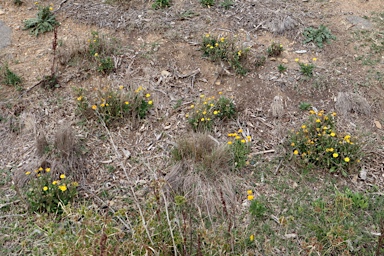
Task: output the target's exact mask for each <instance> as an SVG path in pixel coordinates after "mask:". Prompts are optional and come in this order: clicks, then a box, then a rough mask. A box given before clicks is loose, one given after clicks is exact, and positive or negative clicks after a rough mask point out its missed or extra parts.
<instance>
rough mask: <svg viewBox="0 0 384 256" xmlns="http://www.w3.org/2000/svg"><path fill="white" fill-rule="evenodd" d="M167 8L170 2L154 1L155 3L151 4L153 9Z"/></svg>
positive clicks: (166, 0) (167, 0)
mask: <svg viewBox="0 0 384 256" xmlns="http://www.w3.org/2000/svg"><path fill="white" fill-rule="evenodd" d="M169 6H171V2H170V0H155V2H154V3H153V4H152V8H153V9H160V8H166V7H169Z"/></svg>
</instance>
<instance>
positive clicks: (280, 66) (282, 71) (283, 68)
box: [277, 64, 287, 73]
mask: <svg viewBox="0 0 384 256" xmlns="http://www.w3.org/2000/svg"><path fill="white" fill-rule="evenodd" d="M277 69H278V70H279V72H280V73H284V72H285V71H286V70H287V67H286V66H284V65H283V64H280V65H279V66H277Z"/></svg>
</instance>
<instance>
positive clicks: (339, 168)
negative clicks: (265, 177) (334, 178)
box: [288, 110, 362, 176]
mask: <svg viewBox="0 0 384 256" xmlns="http://www.w3.org/2000/svg"><path fill="white" fill-rule="evenodd" d="M309 112H310V115H309V118H308V121H307V122H305V123H304V124H303V125H302V126H301V128H300V129H299V130H298V131H296V132H292V133H291V134H290V136H289V140H288V142H289V147H290V148H291V149H292V150H289V151H290V152H293V154H294V159H295V161H297V162H298V163H299V164H300V165H302V166H303V167H305V168H308V169H309V170H310V169H313V168H315V167H316V168H322V169H327V170H329V171H330V172H331V173H332V172H340V173H341V174H342V175H344V176H347V174H348V173H349V172H351V171H352V170H354V169H355V168H357V167H358V165H359V163H360V161H361V157H362V152H361V145H360V144H359V143H358V141H357V139H356V138H353V137H351V135H349V134H346V135H344V136H342V135H341V134H339V133H338V132H337V131H336V130H335V122H336V121H335V116H336V113H332V114H327V115H325V114H324V111H319V112H318V113H315V112H314V111H313V110H310V111H309Z"/></svg>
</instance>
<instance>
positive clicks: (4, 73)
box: [0, 65, 22, 89]
mask: <svg viewBox="0 0 384 256" xmlns="http://www.w3.org/2000/svg"><path fill="white" fill-rule="evenodd" d="M0 72H1V75H0V76H1V77H2V79H3V81H2V82H3V84H5V85H10V86H14V87H16V88H17V89H20V88H21V87H20V84H21V82H22V81H21V78H20V76H18V75H16V74H15V73H14V72H12V71H11V70H10V69H9V67H8V65H4V66H3V67H2V68H1V69H0Z"/></svg>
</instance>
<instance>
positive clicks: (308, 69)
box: [298, 62, 315, 77]
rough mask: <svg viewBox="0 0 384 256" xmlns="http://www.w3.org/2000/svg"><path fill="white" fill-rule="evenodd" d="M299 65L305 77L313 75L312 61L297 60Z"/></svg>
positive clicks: (313, 66)
mask: <svg viewBox="0 0 384 256" xmlns="http://www.w3.org/2000/svg"><path fill="white" fill-rule="evenodd" d="M298 63H299V66H300V72H301V74H303V75H304V76H306V77H312V76H313V69H314V68H315V65H314V64H312V63H309V64H308V63H301V62H298Z"/></svg>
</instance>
